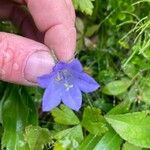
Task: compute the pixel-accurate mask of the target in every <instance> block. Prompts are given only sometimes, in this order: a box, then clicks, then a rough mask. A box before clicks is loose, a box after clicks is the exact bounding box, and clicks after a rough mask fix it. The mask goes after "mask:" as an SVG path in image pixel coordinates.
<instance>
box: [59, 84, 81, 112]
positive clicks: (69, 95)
mask: <svg viewBox="0 0 150 150" xmlns="http://www.w3.org/2000/svg"><path fill="white" fill-rule="evenodd" d="M62 101H63V103H64V104H65V105H66V106H68V107H70V108H71V109H73V110H75V111H78V110H79V109H80V107H81V104H82V95H81V91H80V90H79V88H78V87H77V86H76V85H74V87H73V88H71V89H69V90H68V91H66V90H65V91H63V95H62Z"/></svg>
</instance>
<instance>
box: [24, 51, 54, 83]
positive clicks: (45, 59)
mask: <svg viewBox="0 0 150 150" xmlns="http://www.w3.org/2000/svg"><path fill="white" fill-rule="evenodd" d="M54 64H55V63H54V59H53V58H52V56H51V55H50V53H49V52H47V51H42V50H41V51H36V52H34V53H33V54H32V55H31V56H30V57H29V58H28V59H27V62H26V66H25V70H24V78H25V79H26V80H28V81H29V82H33V83H36V82H37V77H39V76H41V75H44V74H48V73H50V72H51V70H52V67H53V66H54Z"/></svg>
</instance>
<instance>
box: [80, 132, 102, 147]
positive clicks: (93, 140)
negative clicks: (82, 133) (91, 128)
mask: <svg viewBox="0 0 150 150" xmlns="http://www.w3.org/2000/svg"><path fill="white" fill-rule="evenodd" d="M101 138H102V136H97V135H93V134H89V135H88V136H87V137H86V138H85V139H84V141H83V142H82V143H81V145H80V146H79V148H78V150H93V149H94V147H95V146H96V144H97V143H98V142H99V141H100V139H101Z"/></svg>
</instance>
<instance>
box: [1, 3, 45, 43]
mask: <svg viewBox="0 0 150 150" xmlns="http://www.w3.org/2000/svg"><path fill="white" fill-rule="evenodd" d="M0 18H1V19H10V20H11V21H12V22H13V23H14V24H15V25H17V26H18V27H19V28H20V30H21V34H22V35H23V36H25V37H28V38H30V39H33V40H36V41H39V42H43V41H44V34H43V33H41V32H39V31H38V29H37V28H36V26H35V24H34V22H33V19H32V17H31V15H30V14H29V13H28V12H27V11H25V10H23V9H21V7H20V6H19V5H17V4H15V3H13V2H9V1H4V0H1V1H0Z"/></svg>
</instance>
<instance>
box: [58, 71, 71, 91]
mask: <svg viewBox="0 0 150 150" xmlns="http://www.w3.org/2000/svg"><path fill="white" fill-rule="evenodd" d="M71 77H72V74H71V73H70V72H69V70H67V69H64V70H61V71H58V72H57V76H56V78H55V80H56V81H57V82H60V83H61V84H63V85H64V87H65V90H66V91H69V90H70V89H71V88H73V84H70V81H71ZM61 81H62V82H61Z"/></svg>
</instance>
